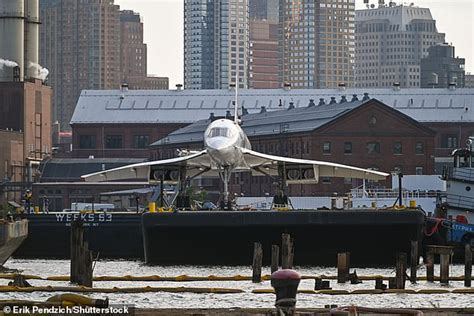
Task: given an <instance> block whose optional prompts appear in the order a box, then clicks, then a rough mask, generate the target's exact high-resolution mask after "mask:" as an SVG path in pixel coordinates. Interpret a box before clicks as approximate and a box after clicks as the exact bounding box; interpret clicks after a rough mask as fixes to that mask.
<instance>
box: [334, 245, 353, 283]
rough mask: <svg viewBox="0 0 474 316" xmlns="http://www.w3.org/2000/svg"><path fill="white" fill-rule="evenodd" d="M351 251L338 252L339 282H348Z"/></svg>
mask: <svg viewBox="0 0 474 316" xmlns="http://www.w3.org/2000/svg"><path fill="white" fill-rule="evenodd" d="M349 261H350V253H349V252H342V253H338V254H337V283H346V282H347V280H348V278H349V267H350V263H349Z"/></svg>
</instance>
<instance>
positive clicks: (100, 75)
mask: <svg viewBox="0 0 474 316" xmlns="http://www.w3.org/2000/svg"><path fill="white" fill-rule="evenodd" d="M40 10H41V17H42V18H41V22H42V24H41V26H40V63H41V64H42V65H44V66H45V67H47V68H48V69H49V70H50V76H49V83H50V85H51V86H52V87H53V91H54V95H53V104H54V107H53V121H56V120H57V121H59V123H60V124H61V126H62V127H61V128H62V129H68V128H69V127H68V126H69V120H70V118H71V116H72V113H73V111H74V107H75V106H76V102H77V99H78V97H79V95H80V93H81V91H82V90H83V89H111V88H117V87H118V86H119V84H120V33H119V32H118V28H117V26H118V25H120V14H119V6H117V5H114V4H113V0H110V1H100V0H81V1H79V0H61V1H58V0H42V1H40Z"/></svg>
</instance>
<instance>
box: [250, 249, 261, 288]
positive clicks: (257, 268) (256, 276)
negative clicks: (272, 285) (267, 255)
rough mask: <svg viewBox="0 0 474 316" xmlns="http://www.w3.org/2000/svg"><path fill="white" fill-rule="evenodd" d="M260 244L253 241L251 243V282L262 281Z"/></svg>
mask: <svg viewBox="0 0 474 316" xmlns="http://www.w3.org/2000/svg"><path fill="white" fill-rule="evenodd" d="M262 257H263V250H262V244H261V243H259V242H255V243H254V244H253V263H252V282H253V283H260V282H262Z"/></svg>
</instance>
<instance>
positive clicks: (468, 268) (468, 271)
mask: <svg viewBox="0 0 474 316" xmlns="http://www.w3.org/2000/svg"><path fill="white" fill-rule="evenodd" d="M471 278H472V249H471V244H470V243H469V242H468V243H467V244H466V246H464V286H465V287H471Z"/></svg>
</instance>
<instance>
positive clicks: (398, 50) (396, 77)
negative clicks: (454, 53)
mask: <svg viewBox="0 0 474 316" xmlns="http://www.w3.org/2000/svg"><path fill="white" fill-rule="evenodd" d="M443 42H444V34H442V33H438V30H437V28H436V21H435V20H434V19H433V17H432V16H431V12H430V9H428V8H418V7H414V6H405V5H394V3H393V2H391V5H389V6H385V5H383V4H381V5H380V6H379V7H378V8H374V9H366V10H357V11H356V43H357V44H356V82H357V86H358V87H361V88H362V87H375V88H383V87H391V86H393V85H394V84H396V85H398V84H399V85H400V87H406V88H410V87H413V88H416V87H420V64H421V59H422V58H424V57H426V56H427V55H428V48H429V47H431V46H433V45H436V44H438V43H443Z"/></svg>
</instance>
